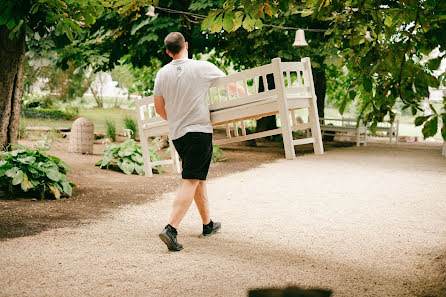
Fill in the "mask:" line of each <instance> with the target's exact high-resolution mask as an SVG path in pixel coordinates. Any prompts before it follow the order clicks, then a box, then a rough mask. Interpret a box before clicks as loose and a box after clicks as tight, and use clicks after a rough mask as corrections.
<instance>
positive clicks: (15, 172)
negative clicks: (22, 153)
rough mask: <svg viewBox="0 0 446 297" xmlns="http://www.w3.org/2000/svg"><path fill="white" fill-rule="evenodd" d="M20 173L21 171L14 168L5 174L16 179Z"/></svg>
mask: <svg viewBox="0 0 446 297" xmlns="http://www.w3.org/2000/svg"><path fill="white" fill-rule="evenodd" d="M18 171H19V168H18V167H12V168H11V169H9V170H7V171H6V172H5V175H6V176H7V177H10V178H14V177H15V176H16V174H17V172H18Z"/></svg>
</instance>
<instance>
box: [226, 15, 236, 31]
mask: <svg viewBox="0 0 446 297" xmlns="http://www.w3.org/2000/svg"><path fill="white" fill-rule="evenodd" d="M234 17H235V14H234V13H233V12H226V13H225V16H224V18H223V29H224V30H225V31H226V32H230V31H231V30H232V29H233V28H234V21H233V18H234Z"/></svg>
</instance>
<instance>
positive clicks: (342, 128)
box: [319, 118, 367, 146]
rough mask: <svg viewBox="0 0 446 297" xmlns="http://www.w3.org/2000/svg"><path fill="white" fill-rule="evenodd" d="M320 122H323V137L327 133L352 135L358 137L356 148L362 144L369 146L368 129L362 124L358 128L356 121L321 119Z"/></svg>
mask: <svg viewBox="0 0 446 297" xmlns="http://www.w3.org/2000/svg"><path fill="white" fill-rule="evenodd" d="M319 121H320V122H321V131H322V136H324V135H325V132H327V131H331V132H335V133H336V132H339V133H346V134H347V135H348V134H352V135H353V136H354V137H356V146H360V145H361V143H362V144H363V145H367V127H366V126H364V125H363V124H362V123H359V125H358V126H357V125H356V123H357V121H356V119H346V118H341V119H333V118H320V119H319Z"/></svg>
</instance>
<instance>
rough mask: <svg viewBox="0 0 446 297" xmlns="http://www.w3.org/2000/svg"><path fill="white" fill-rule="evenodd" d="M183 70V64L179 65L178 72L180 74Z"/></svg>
mask: <svg viewBox="0 0 446 297" xmlns="http://www.w3.org/2000/svg"><path fill="white" fill-rule="evenodd" d="M182 70H183V68H181V66H177V74H180V73H181V71H182Z"/></svg>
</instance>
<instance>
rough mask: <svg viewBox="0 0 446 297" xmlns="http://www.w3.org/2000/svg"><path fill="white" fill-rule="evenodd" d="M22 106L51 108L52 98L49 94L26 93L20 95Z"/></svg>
mask: <svg viewBox="0 0 446 297" xmlns="http://www.w3.org/2000/svg"><path fill="white" fill-rule="evenodd" d="M21 105H22V108H46V109H52V107H53V99H52V97H51V95H36V94H28V95H23V96H22V102H21Z"/></svg>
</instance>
